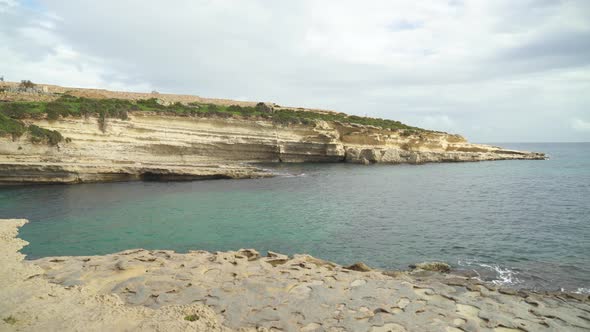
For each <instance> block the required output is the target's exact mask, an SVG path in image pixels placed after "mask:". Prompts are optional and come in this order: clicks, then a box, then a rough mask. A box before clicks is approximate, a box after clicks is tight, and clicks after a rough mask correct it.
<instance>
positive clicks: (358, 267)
mask: <svg viewBox="0 0 590 332" xmlns="http://www.w3.org/2000/svg"><path fill="white" fill-rule="evenodd" d="M344 268H345V269H347V270H352V271H359V272H369V271H372V270H373V269H371V268H370V267H368V266H367V264H365V263H363V262H356V263H354V264H352V265H350V266H345V267H344Z"/></svg>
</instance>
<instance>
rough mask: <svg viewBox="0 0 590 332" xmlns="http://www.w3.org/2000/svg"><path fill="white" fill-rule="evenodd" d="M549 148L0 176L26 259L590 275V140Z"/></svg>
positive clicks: (522, 276)
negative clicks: (247, 254) (93, 175)
mask: <svg viewBox="0 0 590 332" xmlns="http://www.w3.org/2000/svg"><path fill="white" fill-rule="evenodd" d="M503 146H505V147H509V148H515V149H525V150H534V151H540V152H546V153H548V154H549V155H550V157H551V159H550V160H547V161H497V162H482V163H451V164H426V165H420V166H414V165H395V166H392V165H372V166H361V165H350V164H305V165H279V166H278V167H276V165H275V166H274V168H275V169H276V171H277V172H279V173H281V174H283V175H282V176H279V177H276V178H270V179H255V180H214V181H197V182H167V183H156V182H133V183H111V184H84V185H53V186H29V187H19V188H4V189H0V217H2V218H27V219H29V220H30V221H31V222H30V223H29V224H27V225H26V226H24V227H23V228H22V230H21V237H22V238H24V239H25V240H27V241H29V242H31V244H30V245H29V246H27V247H25V248H24V249H23V252H24V253H25V254H27V255H28V258H31V259H32V258H38V257H44V256H56V255H94V254H106V253H111V252H115V251H119V250H124V249H129V248H138V247H142V248H147V249H173V250H177V251H181V252H182V251H187V250H191V249H204V250H210V251H216V250H220V251H225V250H236V249H239V248H255V249H257V250H259V251H262V252H264V251H266V250H273V251H278V252H282V253H287V254H294V253H309V254H311V255H314V256H317V257H320V258H324V259H328V260H332V261H335V262H338V263H341V264H349V263H353V262H356V261H364V262H366V263H367V264H368V265H371V266H375V267H379V268H384V269H403V268H406V267H407V266H408V265H409V264H412V263H416V262H420V261H428V260H442V261H447V262H449V263H451V264H452V265H453V266H454V267H456V268H463V269H475V270H476V271H477V272H478V273H480V274H481V277H482V278H483V279H486V280H493V281H494V282H497V283H505V284H510V285H512V286H515V287H526V288H537V289H561V288H563V289H566V290H571V291H585V290H586V291H587V290H588V288H590V144H588V143H580V144H503Z"/></svg>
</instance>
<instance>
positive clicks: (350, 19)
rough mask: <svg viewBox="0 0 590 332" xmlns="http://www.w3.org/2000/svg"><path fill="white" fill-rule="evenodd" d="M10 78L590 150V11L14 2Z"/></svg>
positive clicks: (243, 0) (4, 26) (559, 6)
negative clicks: (579, 144)
mask: <svg viewBox="0 0 590 332" xmlns="http://www.w3.org/2000/svg"><path fill="white" fill-rule="evenodd" d="M172 4H174V5H172ZM0 76H4V77H5V79H6V80H10V81H19V80H21V79H30V80H32V81H34V82H39V83H52V84H59V85H67V86H81V87H99V88H107V89H116V90H131V91H151V90H154V89H155V90H158V91H160V92H173V93H187V94H196V95H200V96H205V97H220V98H233V99H243V100H252V101H273V102H276V103H278V104H280V105H293V106H308V107H320V108H327V109H334V110H338V111H343V112H346V113H350V114H358V115H368V116H377V117H384V118H390V119H396V120H400V121H402V122H405V123H407V124H410V125H415V126H420V127H425V128H430V129H437V130H443V131H448V132H453V133H460V134H462V135H464V136H466V137H467V138H468V139H470V140H471V141H474V142H517V141H542V142H547V141H590V0H571V1H568V0H487V1H486V0H473V1H471V0H448V1H444V0H423V1H417V0H407V1H395V0H382V1H381V0H380V1H369V0H367V1H352V0H321V1H319V0H302V1H298V0H291V1H274V0H186V1H183V0H176V1H149V0H141V1H140V0H137V1H122V0H100V1H86V0H77V1H51V0H47V1H45V0H28V1H16V0H0Z"/></svg>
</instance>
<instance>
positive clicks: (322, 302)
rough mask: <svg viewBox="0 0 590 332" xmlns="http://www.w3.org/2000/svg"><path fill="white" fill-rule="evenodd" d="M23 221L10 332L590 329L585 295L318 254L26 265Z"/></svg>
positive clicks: (13, 269)
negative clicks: (350, 261)
mask: <svg viewBox="0 0 590 332" xmlns="http://www.w3.org/2000/svg"><path fill="white" fill-rule="evenodd" d="M25 223H26V220H15V219H12V220H0V248H1V249H2V252H3V255H1V256H0V264H1V265H2V269H0V318H1V320H0V330H2V331H12V330H15V331H40V330H45V331H47V330H75V331H105V330H109V331H122V330H126V331H134V330H142V331H171V330H196V331H232V330H236V331H587V330H588V329H590V298H589V296H588V295H587V294H585V295H583V294H569V293H561V292H542V293H541V292H531V291H524V290H514V289H508V288H501V287H497V286H495V285H492V284H488V283H485V282H481V281H479V280H477V279H474V278H469V277H467V276H459V275H454V274H453V273H452V271H451V273H446V272H447V269H448V267H447V266H446V265H445V264H439V263H435V264H424V265H418V266H417V268H416V269H415V270H413V271H405V272H404V271H380V270H374V269H371V268H370V267H367V266H366V265H364V264H362V263H357V264H353V265H351V266H348V267H343V266H340V265H337V264H334V263H331V262H328V261H324V260H321V259H318V258H314V257H311V256H309V255H295V256H292V257H289V256H286V255H282V254H278V253H273V252H269V253H268V254H267V255H266V256H264V257H262V256H261V255H260V254H259V253H258V252H256V251H255V250H252V249H241V250H238V251H228V252H215V253H211V252H205V251H190V252H188V253H185V254H180V253H175V252H173V251H169V250H144V249H135V250H127V251H123V252H119V253H113V254H109V255H104V256H77V257H47V258H42V259H38V260H33V261H25V260H24V255H22V254H21V253H20V252H19V250H20V249H21V248H22V247H23V246H25V245H26V244H27V242H26V241H24V240H22V239H19V238H17V235H18V228H19V227H21V226H23V225H24V224H25Z"/></svg>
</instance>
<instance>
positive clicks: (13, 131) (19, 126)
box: [0, 113, 26, 139]
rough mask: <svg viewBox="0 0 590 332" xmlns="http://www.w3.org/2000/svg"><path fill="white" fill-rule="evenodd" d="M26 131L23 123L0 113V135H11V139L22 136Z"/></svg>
mask: <svg viewBox="0 0 590 332" xmlns="http://www.w3.org/2000/svg"><path fill="white" fill-rule="evenodd" d="M25 131H26V127H25V125H24V124H23V123H22V122H20V121H18V120H14V119H11V118H9V117H7V116H6V115H4V114H2V113H0V136H5V135H11V136H12V138H13V139H15V138H17V137H20V136H22V134H24V133H25Z"/></svg>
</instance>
